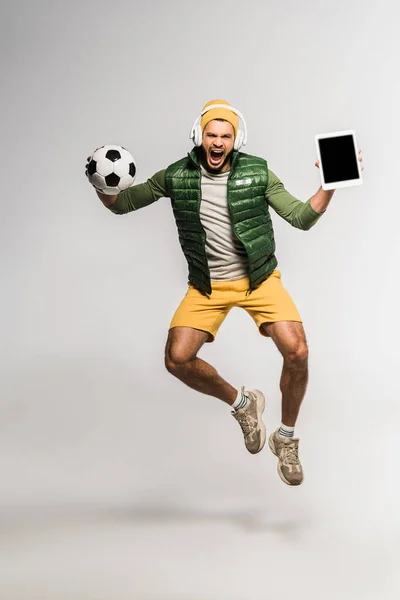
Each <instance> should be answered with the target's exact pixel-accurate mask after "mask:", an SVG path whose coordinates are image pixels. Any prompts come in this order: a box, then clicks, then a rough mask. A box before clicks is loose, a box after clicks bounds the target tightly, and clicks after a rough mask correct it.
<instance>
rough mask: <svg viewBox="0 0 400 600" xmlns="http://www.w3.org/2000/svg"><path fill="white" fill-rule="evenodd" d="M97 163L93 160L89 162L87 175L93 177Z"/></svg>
mask: <svg viewBox="0 0 400 600" xmlns="http://www.w3.org/2000/svg"><path fill="white" fill-rule="evenodd" d="M96 167H97V162H96V161H95V160H91V161H90V163H89V166H88V173H89V175H94V174H95V173H96Z"/></svg>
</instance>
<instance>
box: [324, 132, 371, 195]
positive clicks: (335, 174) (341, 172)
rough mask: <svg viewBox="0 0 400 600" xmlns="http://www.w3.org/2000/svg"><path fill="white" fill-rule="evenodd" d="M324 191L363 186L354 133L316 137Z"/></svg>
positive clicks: (327, 134) (328, 134) (338, 133)
mask: <svg viewBox="0 0 400 600" xmlns="http://www.w3.org/2000/svg"><path fill="white" fill-rule="evenodd" d="M315 141H316V144H317V154H318V160H319V169H320V173H321V184H322V189H323V190H335V189H336V188H343V187H350V186H352V185H361V184H362V175H361V164H360V161H359V160H358V149H357V148H358V146H357V142H356V135H355V133H354V131H353V130H352V129H351V130H348V131H337V132H335V133H323V134H319V135H316V136H315Z"/></svg>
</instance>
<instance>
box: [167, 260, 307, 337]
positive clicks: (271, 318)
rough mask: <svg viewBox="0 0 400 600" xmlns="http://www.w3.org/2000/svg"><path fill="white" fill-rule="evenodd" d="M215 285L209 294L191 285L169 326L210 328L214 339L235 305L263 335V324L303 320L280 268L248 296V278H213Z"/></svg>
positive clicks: (207, 329) (209, 331)
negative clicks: (282, 279)
mask: <svg viewBox="0 0 400 600" xmlns="http://www.w3.org/2000/svg"><path fill="white" fill-rule="evenodd" d="M211 288H212V294H211V295H210V297H207V296H205V295H204V294H202V293H201V292H199V290H197V289H196V288H195V287H194V286H193V285H191V284H189V288H188V291H187V292H186V295H185V297H184V299H183V300H182V302H181V303H180V305H179V306H178V308H177V310H176V312H175V314H174V316H173V318H172V321H171V324H170V326H169V329H172V328H173V327H193V328H194V329H201V330H202V331H208V333H209V334H210V336H211V337H209V339H208V340H207V342H213V341H214V339H215V336H216V335H217V332H218V329H219V328H220V326H221V325H222V323H223V321H224V320H225V317H226V316H227V314H228V313H229V311H230V310H231V309H232V308H233V307H235V306H238V307H240V308H244V309H245V310H246V311H247V312H248V313H249V315H250V316H251V317H252V318H253V319H254V321H255V323H256V325H257V327H258V329H259V331H260V333H261V335H266V334H265V333H263V331H262V330H260V326H261V325H262V323H274V322H276V321H297V322H299V323H301V322H302V320H301V317H300V314H299V312H298V310H297V308H296V306H295V304H294V302H293V300H292V298H291V297H290V295H289V294H288V292H287V291H286V290H285V288H284V287H283V285H282V282H281V272H280V271H273V272H272V273H271V275H270V276H269V277H268V278H267V279H266V280H265V281H263V282H262V284H261V285H260V286H259V287H258V288H257V289H255V290H253V291H252V292H251V294H248V295H247V296H246V291H247V290H248V288H249V278H248V277H245V278H244V279H237V280H236V281H213V282H212V283H211Z"/></svg>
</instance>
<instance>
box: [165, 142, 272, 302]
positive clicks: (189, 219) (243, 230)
mask: <svg viewBox="0 0 400 600" xmlns="http://www.w3.org/2000/svg"><path fill="white" fill-rule="evenodd" d="M166 183H167V188H168V192H169V195H170V197H171V203H172V209H173V212H174V216H175V220H176V225H177V227H178V233H179V241H180V244H181V247H182V250H183V253H184V255H185V257H186V260H187V262H188V266H189V283H191V284H192V285H193V286H195V287H196V288H198V289H199V290H200V291H201V292H202V293H204V294H211V293H212V288H211V278H210V270H209V267H208V262H207V255H206V233H205V231H204V228H203V226H202V224H201V220H200V202H201V171H200V163H199V155H198V151H197V149H193V150H192V151H191V152H190V153H189V154H188V156H186V157H185V158H183V159H181V160H179V161H177V162H176V163H173V164H172V165H170V166H169V167H168V168H167V171H166ZM267 185H268V167H267V162H266V161H265V160H264V159H262V158H257V157H256V156H251V155H249V154H244V153H242V152H236V151H234V152H233V156H232V165H231V169H230V173H229V176H228V206H229V212H230V215H231V220H232V229H233V232H234V234H235V236H236V237H237V238H238V240H239V241H240V242H242V244H243V246H244V247H245V249H246V252H247V256H248V261H249V270H248V276H249V281H250V288H249V292H251V290H253V289H255V288H256V287H257V286H259V285H260V284H261V283H262V282H263V281H264V280H265V279H266V278H267V277H268V276H269V275H270V274H271V273H272V271H273V270H274V269H275V268H276V266H277V264H278V262H277V260H276V257H275V255H274V252H275V240H274V231H273V227H272V221H271V216H270V214H269V209H268V204H267V202H266V199H265V195H264V194H265V190H266V188H267Z"/></svg>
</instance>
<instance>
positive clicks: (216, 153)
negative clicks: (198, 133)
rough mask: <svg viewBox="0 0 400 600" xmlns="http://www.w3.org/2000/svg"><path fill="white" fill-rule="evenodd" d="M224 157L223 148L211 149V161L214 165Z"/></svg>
mask: <svg viewBox="0 0 400 600" xmlns="http://www.w3.org/2000/svg"><path fill="white" fill-rule="evenodd" d="M223 157H224V151H223V150H211V151H210V162H211V164H213V165H218V164H219V163H220V162H221V161H222V159H223Z"/></svg>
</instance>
